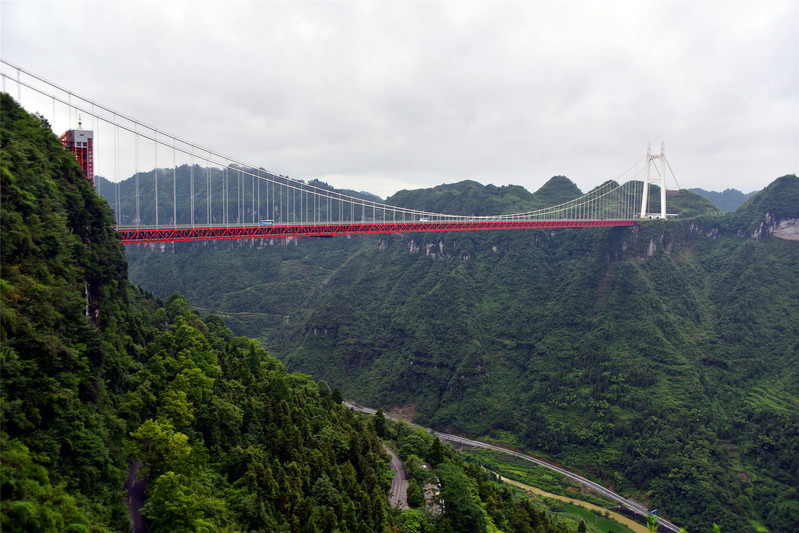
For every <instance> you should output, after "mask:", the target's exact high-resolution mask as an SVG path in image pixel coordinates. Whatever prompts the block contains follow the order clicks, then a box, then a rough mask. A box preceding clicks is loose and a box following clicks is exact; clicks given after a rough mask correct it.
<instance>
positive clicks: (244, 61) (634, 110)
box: [0, 2, 799, 196]
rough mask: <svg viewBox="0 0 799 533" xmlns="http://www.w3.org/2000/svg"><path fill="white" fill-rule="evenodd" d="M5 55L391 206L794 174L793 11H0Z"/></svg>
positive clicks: (165, 6)
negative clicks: (652, 155) (643, 181)
mask: <svg viewBox="0 0 799 533" xmlns="http://www.w3.org/2000/svg"><path fill="white" fill-rule="evenodd" d="M1 20H2V32H1V33H2V36H1V37H0V39H2V42H1V43H0V44H2V55H3V57H4V58H5V59H7V60H8V61H11V62H13V63H16V64H19V65H20V66H22V67H24V68H26V69H28V70H31V71H32V72H35V73H38V74H41V75H43V76H45V77H46V78H48V79H50V80H52V81H55V82H57V83H59V84H60V85H63V86H65V87H67V88H69V89H71V90H73V91H74V92H76V93H79V94H81V95H83V96H87V97H89V98H91V99H93V100H95V101H98V102H101V103H103V104H105V105H108V106H109V107H113V108H115V109H118V110H120V111H121V112H123V113H126V114H128V115H131V116H134V117H136V118H137V119H139V120H142V121H143V122H145V123H148V124H151V125H153V126H157V127H158V128H159V129H162V130H164V131H168V132H170V133H173V134H176V135H178V136H180V137H183V138H187V139H191V140H193V141H196V142H197V143H198V144H200V145H203V146H208V147H210V148H214V149H216V150H218V151H220V152H223V153H228V154H230V155H231V156H232V157H235V158H237V159H240V160H244V161H247V162H249V163H251V164H254V165H258V166H263V167H266V168H269V169H272V170H274V171H277V172H280V173H283V174H288V175H291V176H293V177H299V178H306V179H310V178H320V179H323V180H327V181H330V182H331V183H333V184H335V185H337V186H341V187H347V188H353V189H363V190H370V191H373V192H376V193H378V194H381V195H383V196H386V195H389V194H391V193H393V192H394V191H396V190H398V189H401V188H409V187H423V186H433V185H436V184H439V183H442V182H452V181H457V180H461V179H476V180H478V181H481V182H483V183H495V184H498V185H502V184H507V183H514V184H520V185H523V186H525V187H527V188H529V189H531V190H535V189H537V188H538V187H539V186H540V185H542V184H543V183H544V182H545V181H546V180H547V179H548V178H549V177H551V176H552V175H555V174H565V175H567V176H569V177H570V178H571V179H573V180H574V181H576V182H577V183H578V185H579V186H580V187H581V188H583V189H587V188H590V187H592V186H594V185H596V184H597V183H599V182H600V181H602V180H604V179H607V178H611V177H614V176H616V175H617V174H619V173H621V172H622V171H623V170H625V169H626V168H627V167H628V166H629V165H630V164H632V163H633V162H634V161H635V160H636V159H638V158H639V157H640V156H641V155H643V153H644V151H645V149H646V144H647V143H648V142H652V143H653V146H654V147H655V149H656V150H657V149H658V148H659V143H660V141H661V140H662V141H665V142H666V149H667V154H668V156H669V158H670V162H671V164H672V167H673V168H674V170H675V172H677V177H678V179H679V182H680V185H682V186H683V187H704V188H707V189H716V190H720V189H723V188H726V187H736V188H739V189H742V190H744V191H750V190H755V189H759V188H762V187H763V186H765V185H767V184H768V183H769V182H770V181H771V180H773V179H774V178H776V177H778V176H780V175H783V174H785V173H794V172H797V167H799V5H797V4H796V3H793V2H785V3H781V2H774V3H764V2H613V3H605V2H530V3H485V4H484V3H467V4H461V3H263V2H219V3H216V2H201V3H193V2H165V3H141V2H123V3H116V2H114V3H112V2H107V3H95V2H69V3H61V2H52V3H50V2H42V3H15V2H3V3H2V19H1Z"/></svg>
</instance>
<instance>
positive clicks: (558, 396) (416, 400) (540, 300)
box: [128, 176, 799, 531]
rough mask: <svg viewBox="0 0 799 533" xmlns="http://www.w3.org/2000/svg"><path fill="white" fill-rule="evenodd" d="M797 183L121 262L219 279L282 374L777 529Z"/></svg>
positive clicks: (215, 304) (146, 273)
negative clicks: (579, 218) (547, 223)
mask: <svg viewBox="0 0 799 533" xmlns="http://www.w3.org/2000/svg"><path fill="white" fill-rule="evenodd" d="M797 183H799V180H797V178H796V177H795V176H786V177H783V178H780V179H779V180H777V181H776V182H775V183H774V184H773V185H772V186H771V187H769V188H768V189H767V190H765V191H763V192H762V193H761V194H760V195H756V196H755V197H753V198H752V199H750V201H749V202H748V203H747V204H746V205H744V206H742V207H741V208H740V209H739V210H738V212H737V213H736V214H731V215H726V216H720V215H719V214H718V211H717V210H715V209H714V208H713V207H712V205H710V204H709V203H708V202H707V201H706V200H705V199H702V198H700V197H698V196H697V195H695V194H692V193H689V192H687V191H681V192H680V194H679V195H677V196H669V202H670V205H672V206H673V207H670V209H669V211H670V212H673V211H674V210H675V209H676V210H680V211H681V212H682V215H683V217H690V216H691V215H703V216H701V217H699V218H686V219H684V220H683V219H681V220H670V221H668V222H663V221H648V222H642V223H640V224H639V225H637V226H636V227H635V228H631V229H595V230H579V231H576V230H565V231H556V232H548V231H529V232H496V233H490V232H489V233H457V234H456V233H453V234H425V235H407V236H379V237H375V238H360V239H337V240H336V241H334V242H332V243H331V242H325V243H320V242H317V241H314V242H308V241H299V242H298V241H290V242H289V243H285V242H283V243H281V242H280V241H275V242H273V243H270V244H274V246H271V245H267V246H262V245H261V244H259V243H248V244H244V243H241V244H217V245H185V246H174V247H170V248H169V250H170V251H171V252H173V253H168V254H158V253H153V250H152V249H151V248H147V247H143V246H142V247H132V248H130V249H128V257H129V259H130V260H131V270H132V272H133V275H134V279H137V280H138V281H140V282H141V283H142V284H143V285H144V286H145V287H148V288H151V289H153V290H155V289H156V288H157V284H158V283H161V282H162V281H163V280H165V279H166V278H171V279H172V280H173V281H172V282H171V283H173V284H178V285H179V286H177V287H173V288H180V289H181V290H184V289H187V286H188V285H196V286H198V287H200V286H203V285H204V282H203V281H202V280H208V279H213V280H214V283H213V290H214V291H215V292H214V294H213V296H211V293H210V292H209V289H207V288H202V287H200V288H199V290H198V291H197V292H198V294H201V295H203V296H202V297H201V298H198V299H197V300H196V302H197V303H198V304H199V305H201V306H207V307H209V308H211V309H213V310H214V311H215V312H218V311H220V310H221V311H222V312H223V313H225V314H227V315H228V320H229V323H230V324H232V325H234V326H235V327H237V328H242V329H241V331H247V332H248V333H250V334H254V335H255V334H257V335H260V336H263V338H264V339H265V340H266V338H267V337H268V338H270V339H280V342H279V343H277V344H275V348H276V349H278V351H279V352H281V353H282V354H286V356H287V357H288V359H287V363H288V365H289V366H290V367H291V368H295V369H300V370H302V371H304V372H308V373H311V374H312V375H313V376H315V377H317V378H320V379H326V380H327V381H329V382H330V383H331V384H334V385H336V386H339V387H341V388H342V390H344V391H345V393H346V394H347V396H349V397H352V398H355V399H357V400H358V401H361V402H362V403H365V404H370V405H375V406H385V407H393V406H403V407H404V408H405V409H406V410H407V412H409V413H411V414H412V415H413V416H415V420H416V421H419V422H420V423H423V424H426V425H431V426H434V427H438V428H442V429H450V430H452V431H460V432H463V433H465V434H468V435H470V436H477V437H479V436H482V437H485V438H491V439H496V440H501V441H506V442H509V443H512V444H514V445H517V446H521V447H523V448H526V449H528V450H531V451H535V452H536V453H539V454H542V455H547V456H550V457H552V458H554V459H557V460H559V461H560V462H563V463H566V464H568V465H569V466H571V467H573V468H580V469H582V470H583V471H585V472H587V473H589V474H590V475H592V476H593V477H595V478H596V479H598V480H600V481H602V482H604V483H606V484H608V485H612V486H613V487H615V488H616V489H617V490H619V491H621V492H622V493H624V494H627V495H631V496H634V497H636V498H639V499H641V500H643V501H645V502H647V503H649V504H651V505H652V506H653V507H658V508H659V509H661V512H662V513H665V514H666V515H667V516H668V517H669V518H671V519H673V520H675V521H676V522H678V523H679V524H680V525H685V526H687V527H688V528H689V529H690V530H702V529H703V528H705V527H706V526H707V524H712V523H713V522H714V521H715V522H719V523H721V525H722V527H723V529H724V530H725V531H747V530H750V529H752V528H755V527H759V526H763V525H764V526H766V527H768V528H769V529H770V530H771V531H789V530H792V529H796V528H797V527H799V505H797V494H796V491H795V487H796V486H799V479H798V478H797V472H799V464H797V462H796V457H799V415H798V414H797V409H796V405H797V404H799V376H797V368H799V367H797V364H796V363H797V358H798V357H799V355H797V354H798V353H799V344H798V343H797V339H798V338H799V329H797V324H799V315H797V311H796V310H797V309H799V286H797V284H796V283H795V279H796V272H797V271H799V251H798V249H797V245H796V244H795V243H792V242H786V241H782V240H779V239H775V238H769V237H768V231H767V230H768V227H770V226H769V225H772V226H773V224H774V223H775V221H776V220H779V219H786V218H792V217H794V218H795V217H799V212H797V210H799V196H797V194H799V193H797V191H799V185H797ZM548 188H552V189H554V191H555V192H556V193H557V194H554V195H553V198H552V199H551V201H562V199H568V197H569V195H571V194H576V193H575V192H574V191H573V190H570V189H571V188H570V187H569V186H568V183H566V182H564V181H563V179H561V178H553V180H552V181H551V182H550V184H548ZM536 196H537V193H536V194H534V195H529V193H526V191H523V190H518V188H513V187H508V188H496V187H491V186H488V187H484V188H482V186H480V185H479V184H476V183H474V182H461V183H459V184H455V185H452V186H442V187H440V188H436V189H433V190H431V191H424V194H421V193H418V194H417V193H416V192H415V191H404V192H402V193H398V194H397V195H395V197H392V198H389V199H388V200H387V202H388V203H410V202H422V204H420V205H415V207H421V208H424V209H431V210H437V211H450V212H455V211H462V210H463V209H467V210H469V209H471V210H473V211H474V212H475V214H483V211H480V209H481V206H492V205H493V206H494V207H493V208H492V209H497V210H499V211H501V212H507V211H513V210H516V206H521V205H524V206H525V208H529V206H531V205H533V204H534V203H535V197H536ZM653 197H654V199H655V200H656V201H657V198H658V195H657V194H653ZM424 202H428V203H427V204H425V203H424ZM655 208H657V206H655ZM653 210H654V209H653ZM751 237H756V238H754V239H753V238H751ZM281 244H283V245H281ZM285 244H288V245H285ZM231 247H236V253H235V254H229V253H228V251H229V248H231ZM231 256H234V257H231ZM233 265H235V266H233ZM180 272H183V273H184V275H183V276H174V275H173V274H175V273H180ZM230 272H234V273H235V275H234V276H230V275H229V273H230ZM189 273H190V275H188V274H189ZM222 273H226V274H225V275H222ZM175 279H177V281H175ZM149 280H156V281H155V282H150V281H149ZM207 285H210V284H208V283H205V286H206V287H207ZM187 292H189V293H191V294H194V293H192V292H191V291H189V290H187ZM259 317H260V318H259ZM267 317H270V318H268V319H267ZM248 328H249V329H248Z"/></svg>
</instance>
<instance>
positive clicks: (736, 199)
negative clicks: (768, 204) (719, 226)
mask: <svg viewBox="0 0 799 533" xmlns="http://www.w3.org/2000/svg"><path fill="white" fill-rule="evenodd" d="M688 190H689V191H691V192H694V193H696V194H698V195H699V196H704V197H705V198H707V199H708V200H710V201H711V202H713V205H715V206H716V207H718V208H719V209H721V210H722V211H724V212H725V213H732V212H733V211H735V210H736V209H738V206H740V205H741V204H743V203H744V202H745V201H747V200H748V199H749V198H751V197H752V196H754V195H755V194H756V191H754V192H750V193H748V194H744V193H742V192H741V191H739V190H737V189H725V190H724V191H723V192H716V191H706V190H704V189H698V188H696V189H688Z"/></svg>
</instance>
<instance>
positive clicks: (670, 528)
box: [343, 402, 680, 533]
mask: <svg viewBox="0 0 799 533" xmlns="http://www.w3.org/2000/svg"><path fill="white" fill-rule="evenodd" d="M343 403H344V405H346V406H347V407H350V408H352V409H355V410H356V411H360V412H362V413H367V414H372V415H373V414H375V413H376V412H377V410H376V409H372V408H369V407H364V406H362V405H358V404H356V403H352V402H343ZM386 416H387V417H389V418H392V419H393V420H399V419H398V418H396V417H393V416H390V415H388V414H386ZM406 422H407V421H406ZM408 423H409V424H410V425H411V426H414V427H419V428H422V429H424V430H426V431H430V432H431V433H433V434H434V435H436V436H437V437H438V438H439V439H441V440H445V441H447V442H453V443H455V444H460V445H461V446H470V447H473V448H485V449H488V450H494V451H497V452H502V453H506V454H508V455H513V456H516V457H519V458H521V459H525V460H527V461H530V462H532V463H535V464H537V465H541V466H543V467H545V468H549V469H550V470H554V471H555V472H558V473H559V474H562V475H564V476H566V477H567V478H569V479H572V480H574V481H576V482H578V483H580V484H581V485H585V486H587V487H589V488H590V489H592V490H594V491H596V492H598V493H600V494H602V495H603V496H605V497H607V498H610V499H611V500H613V501H615V502H617V503H618V504H620V505H622V506H623V507H626V508H627V509H629V510H631V511H632V512H633V513H635V514H638V515H641V516H643V517H646V515H647V514H648V513H649V510H648V509H647V508H646V507H644V506H643V505H642V504H640V503H638V502H636V501H633V500H628V499H626V498H623V497H622V496H619V495H618V494H616V493H615V492H613V491H612V490H610V489H607V488H605V487H603V486H602V485H600V484H598V483H595V482H593V481H591V480H590V479H586V478H584V477H583V476H581V475H579V474H575V473H574V472H569V471H568V470H565V469H563V468H561V467H559V466H555V465H553V464H550V463H547V462H546V461H542V460H541V459H538V458H536V457H533V456H532V455H527V454H525V453H521V452H516V451H513V450H508V449H507V448H502V447H501V446H495V445H493V444H486V443H485V442H480V441H477V440H472V439H467V438H464V437H459V436H457V435H452V434H450V433H442V432H440V431H435V430H432V429H428V428H425V427H422V426H419V425H418V424H413V423H410V422H408ZM658 526H659V528H658V531H660V532H669V533H679V531H680V528H679V527H678V526H676V525H674V524H673V523H671V522H669V521H668V520H666V519H664V518H661V517H658Z"/></svg>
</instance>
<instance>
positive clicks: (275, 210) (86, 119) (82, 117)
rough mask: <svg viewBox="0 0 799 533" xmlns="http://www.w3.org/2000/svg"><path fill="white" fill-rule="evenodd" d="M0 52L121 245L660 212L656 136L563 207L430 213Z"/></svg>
mask: <svg viewBox="0 0 799 533" xmlns="http://www.w3.org/2000/svg"><path fill="white" fill-rule="evenodd" d="M0 62H1V63H2V71H0V74H2V90H3V91H4V92H7V93H8V94H10V95H11V96H15V97H16V98H17V101H18V102H19V103H20V105H22V106H23V107H25V108H26V109H28V110H29V111H32V112H35V113H37V114H39V115H40V116H42V118H43V119H45V120H47V121H48V123H49V124H50V126H51V128H53V130H54V131H55V132H56V133H58V131H66V132H67V133H65V134H64V135H62V136H61V138H62V142H63V143H64V145H65V147H67V148H68V149H70V150H72V151H73V153H75V154H76V156H77V157H78V159H79V160H80V162H81V164H82V166H83V169H84V171H85V172H86V173H87V179H89V180H91V181H92V183H93V184H94V187H95V188H96V189H97V191H98V192H99V193H100V194H101V195H102V196H104V197H105V198H106V199H107V200H108V202H109V204H110V205H111V207H112V209H113V210H114V216H115V222H116V229H117V231H118V232H119V234H120V236H121V240H122V242H123V243H152V242H176V241H202V240H216V239H253V238H276V237H335V236H338V235H361V234H370V233H409V232H442V231H475V230H508V229H535V228H585V227H614V226H632V225H634V224H635V222H636V220H638V219H640V218H666V216H667V213H666V186H665V176H666V165H667V164H668V162H667V161H666V157H665V152H664V148H663V145H661V151H660V154H655V155H653V154H652V153H651V150H649V149H647V153H646V155H645V156H643V157H641V158H640V159H638V160H637V161H636V162H635V163H634V164H633V165H632V166H631V167H630V168H629V169H627V170H626V171H625V172H623V173H622V174H620V175H618V176H616V177H614V178H613V179H608V180H606V181H605V182H604V183H603V184H602V185H600V186H598V187H596V188H595V189H593V190H592V191H590V192H588V193H586V194H585V195H583V196H581V197H579V198H575V199H573V200H570V201H568V202H565V203H562V204H559V205H555V206H550V207H546V208H542V209H537V210H532V211H526V212H522V213H513V214H496V215H490V214H479V215H477V214H450V213H436V212H431V211H425V210H418V209H412V208H408V207H403V206H392V205H387V204H386V203H384V202H381V201H379V200H376V199H375V198H370V197H368V195H362V196H361V195H358V194H356V193H352V194H348V193H344V192H341V191H338V190H335V189H333V188H331V187H329V186H327V185H326V184H324V183H322V182H319V181H316V180H311V181H308V182H306V181H303V180H299V179H292V178H290V177H288V176H284V175H282V174H278V173H275V172H270V171H267V170H264V169H263V168H259V167H256V166H253V165H249V164H246V163H244V162H242V161H239V160H237V159H235V158H232V157H229V156H225V155H223V154H220V153H218V152H216V151H214V150H212V149H208V148H204V147H201V146H198V145H196V144H194V143H192V142H190V141H187V140H185V139H182V138H180V137H178V136H175V135H171V134H168V133H166V132H163V131H161V130H158V129H157V128H155V127H152V126H149V125H147V124H144V123H142V122H140V121H138V120H135V119H133V118H130V117H128V116H126V115H124V114H122V113H119V112H117V111H114V110H112V109H110V108H108V107H106V106H103V105H101V104H99V103H97V102H93V101H91V100H88V99H86V98H84V97H81V96H78V95H76V94H74V93H72V92H71V91H69V90H67V89H65V88H63V87H60V86H58V85H56V84H55V83H52V82H50V81H48V80H46V79H44V78H42V77H40V76H37V75H35V74H32V73H30V72H28V71H26V70H23V69H22V68H20V67H17V66H14V65H12V64H10V63H8V62H6V61H5V60H0ZM15 91H16V95H15V94H14V92H15ZM84 123H85V124H86V125H87V126H86V128H85V129H83V124H84ZM75 124H78V128H74V127H73V126H74V125H75ZM656 161H659V163H660V169H659V170H658V168H657V165H655V164H653V163H655V162H656ZM159 165H161V166H160V167H159ZM652 168H654V169H655V171H656V173H657V176H654V175H653V174H652V173H651V169H652ZM95 169H97V170H98V172H96V173H95ZM142 169H148V170H146V171H143V170H142ZM101 176H102V177H101ZM123 176H125V177H128V178H129V179H126V178H123ZM651 183H656V184H658V185H659V186H660V195H661V197H660V211H659V212H658V213H650V212H649V209H648V203H649V199H648V196H649V189H650V184H651ZM109 189H110V190H109Z"/></svg>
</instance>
